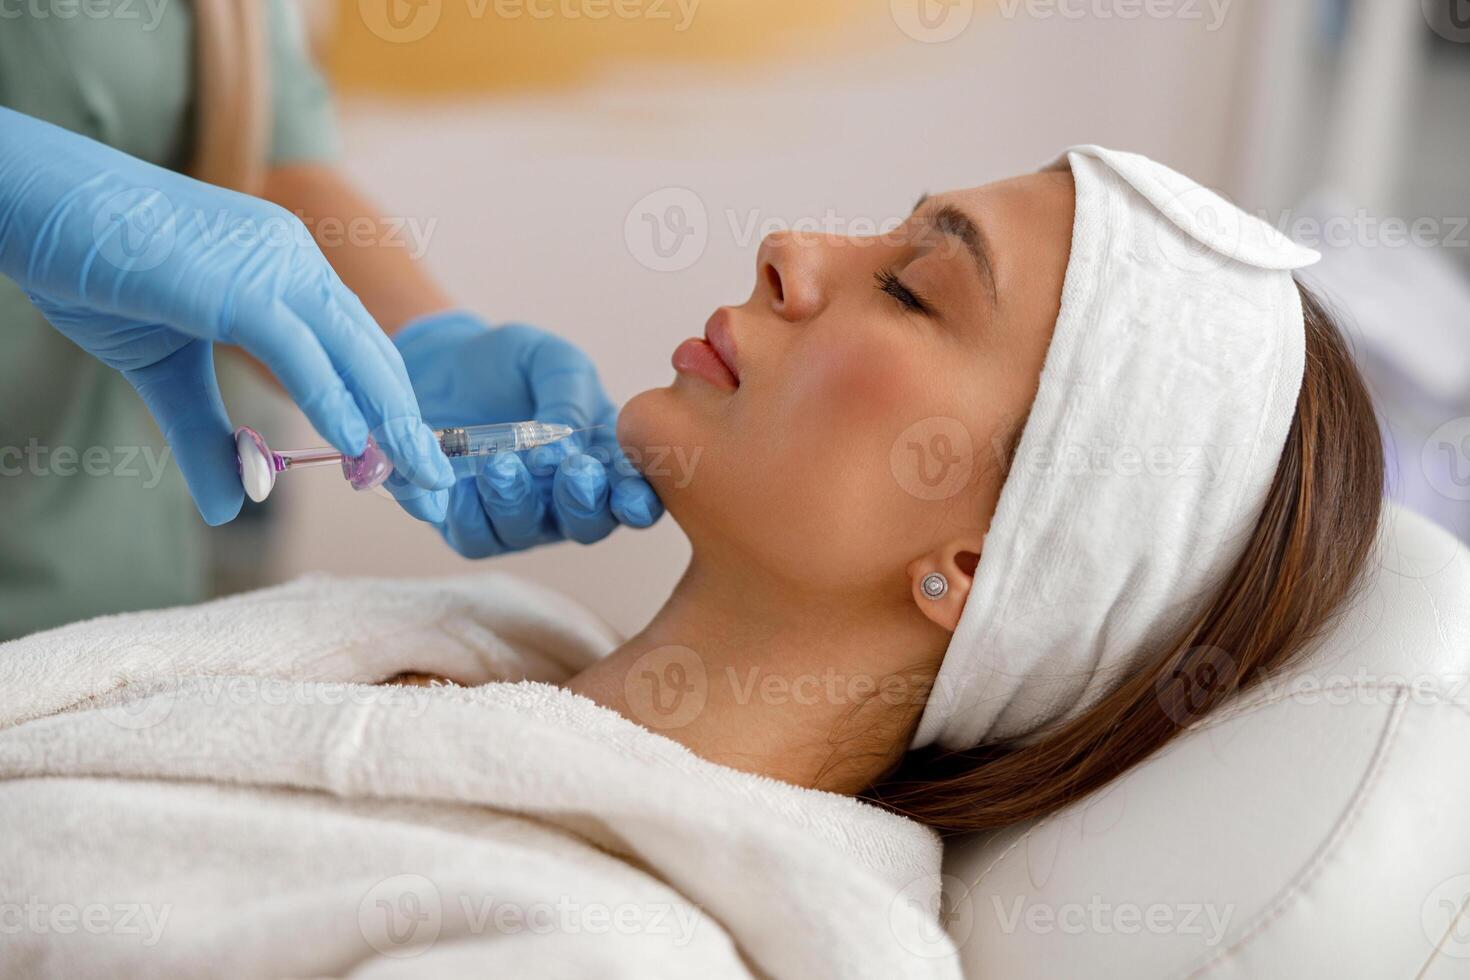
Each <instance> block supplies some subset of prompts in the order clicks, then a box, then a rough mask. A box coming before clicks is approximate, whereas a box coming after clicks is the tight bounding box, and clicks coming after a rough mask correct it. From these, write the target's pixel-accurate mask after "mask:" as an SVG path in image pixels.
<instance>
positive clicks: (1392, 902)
mask: <svg viewBox="0 0 1470 980" xmlns="http://www.w3.org/2000/svg"><path fill="white" fill-rule="evenodd" d="M1467 678H1470V551H1467V550H1466V548H1465V547H1464V546H1462V545H1460V544H1459V543H1458V542H1457V541H1455V540H1454V539H1453V538H1452V537H1450V536H1449V535H1448V534H1446V533H1445V532H1444V531H1441V530H1440V529H1439V528H1437V527H1435V526H1434V525H1432V524H1430V523H1428V522H1427V521H1425V520H1424V519H1423V518H1420V517H1417V516H1415V515H1414V514H1411V513H1409V512H1408V511H1405V510H1402V509H1399V508H1396V507H1389V508H1388V509H1387V510H1386V511H1385V515H1384V527H1383V532H1382V534H1381V537H1380V541H1379V547H1378V549H1377V554H1376V555H1375V558H1374V560H1373V567H1372V569H1371V571H1370V572H1369V574H1368V578H1367V581H1366V582H1365V584H1364V587H1363V589H1362V591H1361V593H1360V594H1359V596H1358V597H1357V599H1356V601H1355V602H1354V603H1353V605H1352V606H1351V608H1350V609H1349V610H1348V611H1347V612H1346V613H1345V615H1344V616H1343V618H1342V619H1341V621H1340V622H1339V623H1338V624H1337V626H1336V627H1335V628H1334V629H1333V631H1332V632H1331V633H1330V635H1328V636H1326V637H1324V638H1323V639H1322V640H1321V641H1320V642H1319V643H1317V644H1316V645H1314V647H1313V649H1312V652H1311V653H1310V654H1309V655H1308V656H1306V657H1304V658H1303V659H1302V660H1301V661H1299V663H1298V664H1297V665H1296V666H1295V667H1294V668H1293V669H1291V670H1289V671H1287V672H1285V674H1284V675H1283V676H1282V677H1279V678H1277V679H1276V680H1274V681H1273V682H1271V683H1270V684H1269V685H1268V686H1266V687H1263V688H1256V689H1254V690H1253V691H1252V692H1250V693H1248V694H1246V695H1243V696H1242V697H1241V699H1240V700H1239V701H1238V703H1236V704H1234V705H1232V706H1231V707H1229V708H1227V709H1225V710H1223V711H1222V712H1220V713H1219V714H1217V715H1216V716H1213V717H1206V718H1205V719H1202V720H1201V721H1200V722H1199V723H1198V724H1197V725H1196V726H1195V727H1193V728H1192V729H1191V730H1190V731H1189V732H1187V733H1185V734H1184V735H1182V736H1180V737H1179V738H1178V739H1177V740H1176V741H1175V742H1174V743H1173V744H1172V745H1170V746H1169V747H1168V748H1167V749H1166V750H1164V751H1163V752H1162V753H1160V754H1159V755H1158V756H1156V757H1154V758H1153V759H1151V760H1150V761H1148V762H1146V763H1144V764H1143V765H1141V766H1139V767H1138V768H1136V769H1135V770H1133V771H1131V772H1130V773H1128V774H1127V775H1125V776H1124V777H1123V778H1122V779H1120V780H1118V781H1116V782H1115V783H1114V784H1113V785H1111V786H1109V787H1107V788H1106V789H1104V790H1103V791H1101V792H1099V793H1097V794H1095V795H1094V796H1092V797H1091V798H1088V799H1086V800H1083V801H1081V802H1079V803H1077V804H1075V805H1073V806H1071V807H1069V808H1067V809H1065V810H1063V811H1061V812H1060V813H1057V814H1055V815H1053V816H1051V817H1049V818H1046V819H1043V820H1040V821H1037V822H1033V823H1031V824H1027V825H1023V826H1016V827H1011V828H1007V829H1006V830H1004V831H1002V832H1000V833H997V834H993V835H988V836H985V837H983V838H975V839H969V840H964V841H960V842H957V843H954V844H952V845H951V847H950V848H949V851H948V854H947V855H946V861H945V872H946V875H948V876H950V877H948V878H946V882H945V892H946V897H947V898H948V900H949V905H950V907H951V910H950V918H949V925H948V928H949V930H950V933H951V935H952V936H953V937H954V939H955V940H956V942H957V943H958V944H959V945H960V948H961V955H962V957H963V960H964V963H965V968H966V975H967V976H970V977H975V978H992V977H995V978H1004V980H1024V978H1030V977H1037V978H1046V980H1059V978H1083V977H1085V978H1095V977H1102V978H1111V977H1118V978H1127V980H1144V978H1153V977H1212V978H1213V977H1229V978H1242V980H1243V978H1271V977H1289V978H1293V980H1298V978H1306V977H1333V978H1339V977H1353V978H1356V977H1370V978H1374V980H1380V978H1398V977H1403V978H1405V980H1409V978H1425V980H1447V978H1450V977H1470V682H1467Z"/></svg>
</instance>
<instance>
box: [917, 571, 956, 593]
mask: <svg viewBox="0 0 1470 980" xmlns="http://www.w3.org/2000/svg"><path fill="white" fill-rule="evenodd" d="M919 591H920V592H922V593H924V598H925V599H943V598H944V597H945V596H946V595H947V594H948V593H949V579H947V578H945V577H944V576H943V575H942V574H940V573H939V572H930V573H929V574H928V575H925V576H924V579H923V581H921V582H920V583H919Z"/></svg>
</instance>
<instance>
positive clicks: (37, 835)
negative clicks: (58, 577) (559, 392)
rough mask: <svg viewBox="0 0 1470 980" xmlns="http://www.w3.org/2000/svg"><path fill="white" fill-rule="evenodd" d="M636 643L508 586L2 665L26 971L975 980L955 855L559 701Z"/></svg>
mask: <svg viewBox="0 0 1470 980" xmlns="http://www.w3.org/2000/svg"><path fill="white" fill-rule="evenodd" d="M613 642H614V637H613V636H612V634H611V633H610V632H609V631H608V630H607V629H606V627H605V626H603V625H602V624H601V623H599V622H598V621H596V620H595V619H594V618H593V617H591V616H590V615H589V614H587V613H586V612H585V611H583V610H580V609H578V608H576V607H575V606H572V605H570V604H568V603H567V602H566V600H565V599H564V598H562V597H560V596H556V595H555V594H553V593H550V592H547V591H546V590H543V589H540V588H536V587H533V586H530V585H528V584H526V583H524V582H519V581H517V580H515V579H511V578H509V577H506V576H503V575H481V576H472V577H465V578H459V579H453V580H447V581H438V582H388V581H363V580H353V581H338V580H333V579H327V578H320V577H317V578H312V579H307V580H303V581H300V582H297V583H293V584H291V585H288V586H283V587H279V588H275V589H269V590H265V591H263V592H258V593H253V594H250V595H246V596H241V597H236V598H232V599H227V600H222V601H218V602H214V603H209V604H205V605H202V606H197V607H190V608H185V609H177V610H169V611H164V612H158V613H144V614H136V615H130V616H117V617H108V618H104V619H99V620H93V621H91V622H88V623H82V624H78V625H75V626H70V627H66V628H63V629H60V630H54V631H51V632H49V633H43V634H38V635H36V636H32V637H28V638H26V639H23V640H19V641H16V642H13V643H10V644H5V645H3V646H0V692H3V694H0V826H4V827H5V828H6V833H5V834H4V835H3V837H0V882H3V886H0V887H3V890H4V894H3V895H0V947H3V949H4V955H3V956H0V976H5V977H11V976H16V977H19V976H25V977H47V976H57V977H62V976H64V977H93V976H95V977H104V976H105V977H130V976H150V977H153V976H169V977H189V976H218V975H229V976H240V977H256V976H259V977H266V976H327V975H331V976H340V975H353V976H372V977H379V976H382V977H392V976H413V977H425V976H467V975H479V976H515V977H583V976H594V975H595V976H599V977H624V976H626V977H640V978H646V977H688V976H704V977H727V976H732V977H744V976H751V975H756V976H772V977H802V978H805V977H868V976H871V977H896V976H904V977H908V976H914V977H930V976H932V977H957V976H958V975H959V972H958V967H957V965H956V960H955V956H954V950H953V947H952V946H951V945H950V943H949V942H948V940H947V939H946V938H945V937H944V936H943V934H942V932H941V931H940V930H939V927H938V925H937V923H936V921H935V918H934V916H933V910H932V909H931V908H928V907H927V906H926V904H925V900H926V899H927V898H928V897H930V896H932V895H934V894H935V893H936V891H937V885H938V881H939V857H940V846H939V842H938V840H937V838H936V837H935V836H934V835H933V834H932V833H931V832H929V831H927V830H925V829H924V828H921V827H919V826H918V825H917V824H914V823H912V822H910V821H907V820H904V819H902V818H900V817H897V816H895V815H892V814H890V813H887V812H885V811H882V810H879V809H877V808H875V807H872V806H868V805H866V804H863V803H860V802H858V801H856V800H853V799H850V798H847V797H841V796H836V795H833V794H828V793H821V792H816V791H812V790H806V789H802V788H799V787H794V786H789V785H786V784H783V783H779V782H776V781H774V780H770V779H766V778H763V777H758V776H751V775H747V774H743V773H739V772H736V771H735V770H731V769H727V768H725V767H722V766H717V765H714V764H712V763H709V762H706V761H704V760H702V759H699V758H698V757H696V756H694V755H693V754H691V753H689V752H688V751H687V750H686V749H684V748H683V747H682V746H680V745H678V744H677V743H675V742H672V741H670V740H668V739H666V738H664V737H662V736H659V735H656V734H653V733H650V732H648V731H646V730H644V729H642V728H640V727H638V726H637V725H635V724H633V723H632V722H630V721H628V720H627V719H624V718H622V717H621V716H619V715H617V714H615V713H613V712H610V711H607V710H606V709H603V708H601V707H599V706H597V705H595V704H593V703H592V702H590V701H588V700H586V699H584V698H581V697H579V696H577V695H573V694H571V693H569V692H566V691H564V690H562V689H560V688H558V687H554V686H552V685H551V684H548V683H544V681H548V680H557V679H560V678H561V677H563V676H565V675H567V674H568V673H569V672H571V671H572V670H575V668H576V667H577V666H578V665H580V664H583V663H587V662H589V661H590V660H591V659H593V658H595V657H597V656H600V655H602V654H603V653H605V652H606V650H607V649H608V648H609V647H610V645H611V644H612V643H613ZM408 669H414V670H422V671H430V672H442V673H448V674H451V675H454V676H457V677H464V678H466V679H474V680H478V679H481V678H486V677H489V676H492V675H494V676H502V677H512V678H515V677H525V676H531V677H535V678H537V679H536V680H524V681H519V682H515V683H491V684H487V685H485V686H481V687H473V688H462V687H434V688H404V687H397V686H390V687H382V686H369V685H368V684H363V683H355V682H359V681H372V680H377V679H379V678H381V677H386V676H389V675H392V674H394V673H397V672H399V671H402V670H408ZM17 924H18V925H19V928H13V927H14V926H16V925H17Z"/></svg>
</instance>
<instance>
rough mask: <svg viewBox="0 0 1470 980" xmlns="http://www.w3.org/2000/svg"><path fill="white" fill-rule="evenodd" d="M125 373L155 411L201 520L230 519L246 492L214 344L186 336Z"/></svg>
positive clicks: (152, 410)
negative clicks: (217, 372) (156, 358)
mask: <svg viewBox="0 0 1470 980" xmlns="http://www.w3.org/2000/svg"><path fill="white" fill-rule="evenodd" d="M123 376H124V377H125V378H127V380H128V382H129V383H130V384H132V386H133V388H134V389H136V390H137V392H138V394H139V395H140V396H141V397H142V399H143V402H144V404H146V405H147V406H148V410H149V411H150V412H152V413H153V418H154V420H155V421H157V422H158V427H159V429H161V430H162V431H163V437H164V438H165V439H166V440H168V445H169V448H170V449H171V450H172V451H173V455H174V459H175V460H176V461H177V462H178V464H179V469H180V470H181V471H183V474H184V480H185V481H186V482H187V483H188V485H189V493H190V494H191V495H192V496H193V498H194V503H195V505H196V506H197V507H198V508H199V514H200V516H201V517H203V518H204V521H205V523H207V524H210V525H216V526H217V525H220V524H225V523H228V522H229V521H232V520H234V519H235V515H237V514H239V513H240V505H241V504H242V503H243V502H244V499H245V496H244V491H243V489H242V488H241V486H240V472H239V469H238V467H237V464H236V460H235V440H234V437H233V436H232V435H231V434H230V420H229V417H228V416H227V415H226V414H225V406H224V401H223V400H222V399H221V398H220V393H219V383H218V382H217V381H216V379H215V374H214V345H213V344H211V343H209V342H208V341H204V340H194V341H190V342H189V343H187V344H185V345H184V346H183V347H181V348H180V349H179V350H177V351H175V352H174V353H173V354H171V355H169V356H168V357H165V358H164V359H162V360H160V361H157V362H156V363H154V364H150V365H148V366H147V367H143V368H138V369H136V370H132V371H126V372H124V373H123Z"/></svg>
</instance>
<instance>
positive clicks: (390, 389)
mask: <svg viewBox="0 0 1470 980" xmlns="http://www.w3.org/2000/svg"><path fill="white" fill-rule="evenodd" d="M332 289H333V293H334V295H333V296H332V299H331V300H330V301H329V303H328V305H327V308H326V310H325V311H324V315H325V318H326V321H325V322H324V323H323V324H322V325H321V326H320V327H319V328H318V335H319V336H320V337H321V338H322V343H323V346H324V347H325V349H326V351H327V354H328V356H329V357H330V358H331V359H332V363H333V365H334V366H335V368H336V369H337V372H338V374H340V375H341V377H342V378H343V380H344V381H345V382H346V384H347V388H348V390H349V391H351V392H352V395H353V398H354V399H355V401H356V403H357V405H358V407H359V408H360V409H361V411H362V415H363V417H364V418H365V419H366V420H367V423H368V425H369V426H371V427H372V432H373V438H374V439H376V440H377V443H378V445H379V446H381V447H382V449H383V452H384V453H386V454H387V456H388V458H389V460H391V461H392V463H393V469H394V471H395V472H397V473H398V474H400V475H401V476H402V477H403V478H404V479H405V480H407V481H409V482H410V483H413V484H416V485H417V486H420V487H423V488H424V489H426V490H447V489H448V488H449V487H451V486H453V485H454V470H453V468H451V467H450V465H449V460H448V459H446V458H445V456H444V452H443V450H442V449H440V448H439V442H438V440H437V439H435V438H434V433H433V431H432V430H431V429H430V428H429V427H428V425H427V424H425V423H424V420H423V418H422V417H421V416H420V414H419V404H418V399H417V398H416V397H415V396H414V393H413V388H412V386H410V385H409V383H408V372H407V371H405V370H404V367H403V358H402V357H401V356H400V355H399V353H398V350H397V348H395V347H394V346H393V344H392V343H391V342H390V341H389V340H388V338H387V337H386V336H385V335H384V334H383V332H382V331H381V330H379V329H378V325H377V324H376V323H375V322H374V321H373V320H372V318H371V317H369V316H368V315H367V311H366V310H364V309H363V308H362V305H361V304H360V303H359V302H358V301H357V299H356V297H354V296H352V295H351V293H350V292H349V291H348V290H347V287H346V286H343V285H342V284H341V282H340V280H336V279H335V277H334V278H333V280H332Z"/></svg>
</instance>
